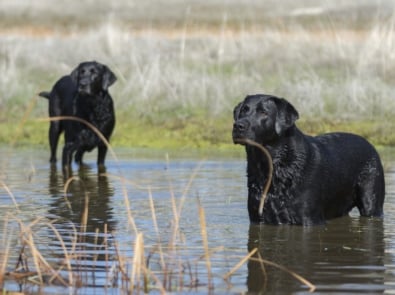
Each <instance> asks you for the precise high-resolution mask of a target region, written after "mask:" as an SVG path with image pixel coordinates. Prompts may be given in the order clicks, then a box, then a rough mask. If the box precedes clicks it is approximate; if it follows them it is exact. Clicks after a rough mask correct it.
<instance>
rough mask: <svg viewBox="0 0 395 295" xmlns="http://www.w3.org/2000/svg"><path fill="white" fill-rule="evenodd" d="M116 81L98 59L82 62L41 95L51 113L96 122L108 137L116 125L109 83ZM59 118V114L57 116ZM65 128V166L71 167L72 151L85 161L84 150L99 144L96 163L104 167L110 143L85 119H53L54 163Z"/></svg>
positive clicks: (50, 114) (91, 148)
mask: <svg viewBox="0 0 395 295" xmlns="http://www.w3.org/2000/svg"><path fill="white" fill-rule="evenodd" d="M115 81H116V77H115V75H114V73H113V72H112V71H111V70H110V69H109V68H108V67H107V66H105V65H103V64H100V63H98V62H95V61H89V62H83V63H81V64H79V65H78V67H77V68H76V69H74V70H73V71H72V73H71V74H70V75H67V76H64V77H62V78H60V79H59V80H58V81H57V82H56V83H55V85H54V86H53V88H52V90H51V92H41V93H40V94H39V95H40V96H42V97H45V98H48V99H49V116H50V117H58V116H72V117H76V118H77V119H81V120H84V121H86V122H88V123H89V124H91V125H93V126H94V127H95V128H96V129H97V130H98V131H100V133H101V134H102V135H103V136H104V137H105V139H106V140H107V141H108V140H109V139H110V136H111V134H112V131H113V129H114V126H115V113H114V106H113V100H112V98H111V96H110V94H109V93H108V87H109V86H111V85H112V84H113V83H114V82H115ZM55 119H56V118H55ZM63 131H64V132H65V145H64V148H63V155H62V166H63V168H69V167H70V165H71V161H72V157H73V154H74V153H75V161H76V162H77V163H79V164H82V158H83V154H84V152H86V151H91V150H93V149H94V148H95V147H98V157H97V164H98V166H99V168H104V160H105V157H106V153H107V146H106V144H105V143H104V142H103V140H101V139H100V137H99V136H98V135H97V134H96V133H95V131H94V130H93V129H92V128H90V127H89V126H88V125H87V124H85V123H84V122H83V121H75V120H54V121H51V123H50V128H49V143H50V148H51V158H50V161H51V163H53V164H54V163H56V149H57V145H58V141H59V136H60V134H61V133H62V132H63Z"/></svg>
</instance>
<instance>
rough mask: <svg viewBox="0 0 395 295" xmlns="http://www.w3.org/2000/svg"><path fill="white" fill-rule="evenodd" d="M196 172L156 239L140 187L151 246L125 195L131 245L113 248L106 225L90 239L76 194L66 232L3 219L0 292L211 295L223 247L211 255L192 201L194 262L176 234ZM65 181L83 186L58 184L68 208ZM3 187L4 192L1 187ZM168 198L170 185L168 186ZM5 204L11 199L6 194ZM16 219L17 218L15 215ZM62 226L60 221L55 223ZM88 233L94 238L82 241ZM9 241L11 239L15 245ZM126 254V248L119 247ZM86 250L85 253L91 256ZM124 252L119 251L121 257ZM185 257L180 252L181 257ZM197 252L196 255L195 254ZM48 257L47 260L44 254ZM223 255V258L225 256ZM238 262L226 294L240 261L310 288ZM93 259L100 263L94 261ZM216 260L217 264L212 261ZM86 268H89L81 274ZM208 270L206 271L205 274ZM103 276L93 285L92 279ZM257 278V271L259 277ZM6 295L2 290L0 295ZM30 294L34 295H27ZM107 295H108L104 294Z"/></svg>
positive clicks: (42, 222) (37, 222)
mask: <svg viewBox="0 0 395 295" xmlns="http://www.w3.org/2000/svg"><path fill="white" fill-rule="evenodd" d="M199 169H200V167H199V166H198V167H197V168H196V169H195V171H194V172H193V173H192V174H191V177H190V179H189V182H188V183H187V184H186V186H185V188H184V190H183V193H182V195H181V196H180V197H176V196H175V195H174V194H173V193H171V199H170V200H169V202H170V203H171V204H172V205H171V207H172V208H173V209H172V211H173V216H172V219H171V220H169V224H171V230H170V232H167V233H163V232H161V230H160V229H159V227H158V223H157V214H158V213H157V210H156V208H155V201H154V197H153V195H152V192H151V189H150V188H147V193H148V201H149V207H150V211H151V217H152V221H153V225H154V232H155V233H156V239H154V242H153V243H152V242H149V243H147V242H146V239H147V238H148V240H150V241H152V240H153V239H152V233H146V232H142V231H140V230H139V229H138V228H137V226H136V222H135V220H134V217H133V213H132V210H131V207H130V204H129V200H130V196H129V195H128V192H127V190H126V189H125V191H124V206H125V208H126V212H127V213H126V214H128V217H127V218H125V219H124V220H128V226H127V227H128V228H129V229H130V231H129V232H128V233H127V234H130V235H131V237H132V240H133V241H134V242H133V244H129V245H121V244H122V242H121V243H120V241H117V240H116V238H115V235H114V233H112V232H109V231H108V229H107V225H104V227H103V228H102V229H100V230H99V229H96V232H95V233H92V232H88V231H87V228H89V223H88V220H89V219H88V215H89V214H90V212H89V202H90V201H91V200H90V193H89V191H88V190H87V191H86V192H85V194H84V196H85V200H84V201H83V204H84V207H83V209H82V213H81V216H80V222H79V223H75V224H73V223H71V221H70V227H69V228H70V230H69V231H68V232H64V231H59V229H58V227H57V223H58V222H59V220H57V219H49V218H48V217H44V216H43V217H37V218H36V219H34V220H33V221H30V222H25V221H23V220H21V219H20V217H19V214H18V213H17V214H7V215H5V216H3V217H2V222H3V223H4V228H3V233H2V237H3V240H2V243H1V245H0V253H1V256H0V257H1V260H0V262H1V264H0V290H1V289H2V288H4V284H5V283H6V282H10V281H15V282H17V283H18V284H20V285H21V286H24V287H23V294H31V293H30V292H29V290H32V289H34V286H36V287H37V290H42V291H44V292H45V290H46V288H48V287H51V286H59V287H63V288H71V290H74V291H73V292H74V293H75V294H78V290H79V289H81V288H84V287H87V286H95V285H94V284H95V282H96V281H97V282H99V281H100V285H98V286H97V287H99V288H106V289H108V290H110V289H111V290H114V289H117V290H118V292H120V293H121V294H132V293H133V294H141V293H150V292H160V293H166V292H190V291H202V292H208V293H210V292H213V291H214V290H216V287H217V286H216V283H215V282H218V275H220V274H219V273H218V266H216V265H215V263H213V262H212V257H213V256H215V255H217V254H221V253H222V252H224V251H226V249H224V248H223V247H219V248H211V247H210V244H209V240H208V234H207V226H206V217H205V210H204V208H203V206H202V205H201V204H200V202H198V200H197V202H198V216H199V223H200V229H201V230H200V235H201V241H202V244H201V246H200V247H198V248H194V249H193V253H194V255H192V256H188V255H186V254H185V253H187V252H188V247H189V246H188V243H187V242H186V241H185V240H184V239H183V234H182V232H181V231H180V227H181V224H180V216H181V214H182V208H183V207H184V206H190V204H188V203H186V196H187V194H189V190H190V187H191V184H192V182H193V180H194V178H195V177H196V175H197V172H198V171H199ZM107 177H109V178H113V177H114V178H116V179H118V180H120V181H122V182H123V183H125V184H126V183H127V182H129V180H127V179H123V178H121V179H120V178H119V176H112V175H107ZM73 182H77V183H80V185H82V187H84V183H83V182H84V180H83V179H80V178H79V177H77V176H73V177H72V178H70V179H68V180H67V181H65V186H64V198H65V202H66V203H69V202H68V195H69V193H68V190H69V187H70V186H71V184H72V183H73ZM2 186H3V188H6V186H5V185H4V184H3V185H2ZM169 189H170V191H172V185H170V188H169ZM10 197H11V198H12V194H11V192H10ZM189 202H190V201H189ZM16 212H18V211H16ZM63 222H64V221H63ZM92 234H94V238H93V239H92V238H89V236H92ZM43 235H50V236H52V239H53V241H52V242H51V243H50V244H48V243H47V245H43V244H42V239H41V237H43ZM15 237H17V240H16V241H15V240H14V239H15ZM125 247H126V248H125ZM92 249H93V250H92ZM125 249H126V251H125ZM185 250H187V251H185ZM199 252H200V255H197V256H196V254H197V253H199ZM51 253H53V254H51ZM226 253H228V254H225V252H224V254H223V255H224V256H225V255H229V250H227V251H226ZM235 255H236V257H239V259H240V263H238V264H237V265H235V266H234V267H232V268H231V269H228V268H223V272H224V273H223V276H222V282H223V283H222V284H225V285H227V286H228V287H227V288H228V289H229V290H232V284H231V277H232V276H233V275H235V274H236V273H237V271H238V269H239V268H240V266H242V265H243V264H245V263H246V262H247V261H248V260H250V259H254V260H255V261H260V262H261V263H262V266H263V265H266V264H267V265H271V266H274V267H276V268H279V269H281V270H283V271H285V272H288V273H289V274H290V275H291V276H294V277H295V279H297V280H299V281H300V282H301V283H302V284H305V285H306V286H308V287H309V288H310V290H311V291H312V290H313V288H314V286H313V285H311V283H309V282H308V281H307V280H305V279H303V278H301V277H300V276H298V275H297V274H295V273H293V272H292V271H290V270H288V269H287V268H285V267H283V266H279V265H276V264H275V263H273V262H270V261H266V260H264V259H262V257H260V256H259V255H258V254H257V253H256V249H255V250H254V251H252V252H251V253H247V255H245V256H240V253H237V252H236V253H235ZM99 256H100V259H99ZM216 261H218V260H216ZM87 266H89V267H87ZM213 267H215V268H216V271H215V273H214V272H213V270H212V268H213ZM103 273H104V277H105V280H104V282H103V279H102V280H100V279H99V277H103ZM263 273H264V272H263ZM6 291H7V290H5V289H3V292H6ZM35 292H36V291H35ZM109 292H110V291H109Z"/></svg>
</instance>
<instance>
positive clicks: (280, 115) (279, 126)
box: [275, 98, 299, 135]
mask: <svg viewBox="0 0 395 295" xmlns="http://www.w3.org/2000/svg"><path fill="white" fill-rule="evenodd" d="M275 103H276V106H277V117H276V123H275V129H276V133H277V135H282V134H283V132H284V131H285V130H287V129H288V128H290V127H291V126H293V125H294V124H295V121H296V120H297V119H299V114H298V111H297V110H296V109H295V108H294V106H293V105H292V104H290V103H289V102H288V101H286V100H285V99H283V98H279V99H277V100H276V101H275Z"/></svg>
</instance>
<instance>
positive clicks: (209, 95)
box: [0, 0, 395, 147]
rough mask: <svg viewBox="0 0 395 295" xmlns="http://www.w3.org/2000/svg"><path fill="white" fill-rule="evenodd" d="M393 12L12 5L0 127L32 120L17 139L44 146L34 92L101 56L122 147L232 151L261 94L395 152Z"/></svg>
mask: <svg viewBox="0 0 395 295" xmlns="http://www.w3.org/2000/svg"><path fill="white" fill-rule="evenodd" d="M392 11H393V2H391V1H379V2H377V1H359V2H358V3H355V2H353V1H331V2H330V3H327V2H326V1H307V0H306V1H298V2H297V3H296V2H293V1H281V3H277V2H275V1H253V0H249V1H243V2H240V1H207V2H201V1H190V2H188V3H183V2H182V1H176V0H174V1H166V2H165V1H159V0H157V1H150V2H147V3H144V4H143V3H138V4H137V3H132V2H129V1H115V2H113V3H106V2H105V1H98V2H95V5H93V4H91V2H89V1H83V2H81V3H79V4H78V9H75V5H74V4H73V2H65V3H59V5H56V7H54V6H53V5H52V4H51V3H50V1H46V0H41V1H36V2H35V3H34V4H33V3H30V4H29V3H27V2H23V1H6V0H5V1H2V2H1V5H0V15H1V24H2V30H1V32H0V33H1V34H0V37H1V47H0V61H1V63H0V64H1V67H2V69H1V71H2V75H1V79H0V86H1V87H0V89H1V90H0V91H1V92H0V104H1V106H2V111H1V114H0V119H1V122H2V124H6V123H10V122H11V124H8V125H7V124H6V125H4V127H5V128H2V131H1V135H2V136H1V138H2V141H3V142H9V141H8V140H9V139H10V137H11V134H15V132H14V129H13V128H14V126H15V123H16V122H20V121H21V118H22V117H23V116H26V120H28V122H29V124H27V126H26V128H27V129H26V130H25V132H24V133H23V134H21V137H20V141H19V142H20V143H23V142H24V141H27V142H31V141H34V142H36V143H44V142H46V131H45V130H46V128H47V126H46V123H44V122H40V123H37V121H35V118H37V117H45V116H47V105H46V102H45V101H42V100H41V99H38V98H37V97H36V94H37V93H38V92H39V91H41V90H46V89H50V87H52V85H53V83H54V82H55V81H56V80H57V79H58V78H59V77H60V76H61V75H64V74H67V73H69V72H70V71H71V70H72V69H73V68H74V67H75V66H76V65H77V64H78V63H79V62H80V61H82V60H90V59H96V60H98V61H101V62H103V63H105V64H108V65H109V66H110V68H112V69H113V70H114V71H115V73H116V74H117V76H118V78H119V81H118V82H117V83H116V84H115V85H114V87H113V89H112V94H113V96H114V98H115V103H116V110H117V114H118V118H119V120H118V125H117V131H116V132H117V134H116V135H115V136H114V144H115V145H124V146H125V145H127V146H166V145H169V146H175V145H179V146H185V145H187V146H193V147H199V146H200V147H201V146H203V147H204V146H212V145H214V146H219V145H226V144H229V142H230V140H229V139H230V136H229V129H230V127H229V126H230V125H231V124H232V116H231V114H232V110H233V107H234V105H235V104H236V102H238V101H240V100H241V99H242V98H243V97H244V96H245V95H246V94H252V93H262V92H263V93H274V94H276V95H277V96H283V97H285V98H287V99H288V100H290V101H292V103H293V104H294V105H295V106H296V107H297V109H298V110H300V113H301V118H302V120H301V122H300V124H301V125H302V127H305V128H306V129H307V131H308V132H310V133H319V132H323V131H329V130H334V129H337V130H339V129H340V130H345V131H350V130H355V131H356V132H358V133H362V135H365V136H367V137H368V138H370V139H372V140H373V141H374V142H375V143H376V144H382V145H388V144H393V143H394V138H393V135H392V134H391V132H389V130H392V128H393V127H394V126H393V120H390V119H391V118H392V116H393V115H394V113H393V112H394V111H393V110H394V104H395V100H394V98H393V93H394V91H393V90H394V86H393V85H394V83H393V77H395V70H394V69H395V56H394V53H393V52H394V47H395V37H394V34H393V31H394V26H395V17H394V16H393V14H392ZM29 126H32V127H31V128H29ZM10 130H11V131H10ZM142 135H144V136H142ZM159 135H160V136H159Z"/></svg>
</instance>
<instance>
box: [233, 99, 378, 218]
mask: <svg viewBox="0 0 395 295" xmlns="http://www.w3.org/2000/svg"><path fill="white" fill-rule="evenodd" d="M298 117H299V115H298V112H297V111H296V110H295V108H294V107H293V106H292V105H291V104H290V103H289V102H287V101H286V100H285V99H281V98H277V97H275V96H270V95H261V94H258V95H250V96H247V97H246V98H245V99H244V101H243V102H241V103H240V104H238V105H237V106H236V108H235V109H234V120H235V122H234V125H233V134H232V135H233V141H234V142H235V143H240V142H239V140H240V139H243V138H247V139H250V140H253V141H255V142H257V143H259V144H261V145H263V146H264V147H266V149H267V150H268V151H269V153H270V154H271V157H272V159H273V175H272V176H273V179H272V183H271V186H270V189H269V192H268V195H267V197H266V199H265V203H264V210H263V214H262V215H260V214H259V210H258V207H259V203H260V199H261V196H262V190H263V188H264V185H265V183H266V180H267V178H268V168H267V167H268V160H267V158H266V157H265V156H264V155H263V153H262V151H261V150H259V149H258V148H257V147H254V146H249V145H246V147H245V148H246V152H247V178H248V212H249V217H250V221H251V222H252V223H268V224H300V225H315V224H323V223H325V220H328V219H331V218H335V217H340V216H344V215H347V214H348V213H349V212H350V211H351V209H352V208H354V207H357V208H358V209H359V212H360V214H361V215H362V216H374V217H381V216H382V215H383V203H384V195H385V192H384V191H385V188H384V187H385V184H384V172H383V167H382V164H381V161H380V158H379V155H378V154H377V152H376V150H375V149H374V147H373V146H372V145H371V144H369V143H368V142H367V141H366V140H365V139H363V138H362V137H360V136H357V135H353V134H347V133H328V134H324V135H320V136H316V137H311V136H307V135H304V134H303V133H302V132H301V131H300V130H299V129H298V128H297V127H296V126H295V121H296V120H297V119H298Z"/></svg>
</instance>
